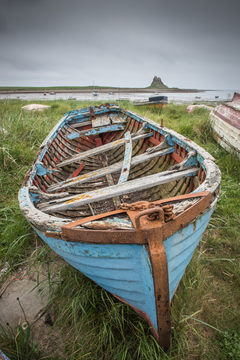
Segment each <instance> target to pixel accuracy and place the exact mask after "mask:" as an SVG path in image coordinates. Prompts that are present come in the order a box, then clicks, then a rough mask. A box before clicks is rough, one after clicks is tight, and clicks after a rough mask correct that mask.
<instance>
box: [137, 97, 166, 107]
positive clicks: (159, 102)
mask: <svg viewBox="0 0 240 360" xmlns="http://www.w3.org/2000/svg"><path fill="white" fill-rule="evenodd" d="M167 103H168V97H167V96H151V97H149V98H148V100H147V101H139V102H134V103H133V104H134V105H136V106H146V107H151V108H161V107H162V106H166V104H167Z"/></svg>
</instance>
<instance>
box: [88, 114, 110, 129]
mask: <svg viewBox="0 0 240 360" xmlns="http://www.w3.org/2000/svg"><path fill="white" fill-rule="evenodd" d="M109 124H111V120H110V119H109V115H101V116H97V117H96V118H95V119H92V127H93V128H94V127H99V126H104V125H109Z"/></svg>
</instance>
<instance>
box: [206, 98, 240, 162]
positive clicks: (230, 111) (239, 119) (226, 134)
mask: <svg viewBox="0 0 240 360" xmlns="http://www.w3.org/2000/svg"><path fill="white" fill-rule="evenodd" d="M210 119H211V123H212V128H213V136H214V138H215V140H216V141H217V142H218V143H219V144H220V145H221V146H222V147H223V148H224V149H225V150H227V151H228V152H232V153H234V154H236V155H237V156H238V157H239V159H240V94H239V93H236V92H235V93H234V95H233V98H232V101H230V102H227V103H225V104H220V105H218V106H216V107H215V108H214V109H213V110H212V111H211V113H210Z"/></svg>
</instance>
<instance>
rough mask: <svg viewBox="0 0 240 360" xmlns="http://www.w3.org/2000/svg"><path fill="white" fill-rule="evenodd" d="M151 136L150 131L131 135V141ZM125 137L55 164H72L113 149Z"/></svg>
mask: <svg viewBox="0 0 240 360" xmlns="http://www.w3.org/2000/svg"><path fill="white" fill-rule="evenodd" d="M150 136H152V132H151V133H146V134H141V135H136V136H133V137H132V141H136V140H140V139H144V138H147V137H150ZM125 141H126V140H125V139H124V138H123V139H119V140H116V141H113V142H110V143H108V144H105V145H102V146H98V147H97V148H94V149H91V150H87V151H84V152H82V153H80V154H77V155H74V156H72V157H70V158H69V159H66V160H64V161H62V162H61V163H59V164H57V165H56V166H57V167H62V166H65V165H69V164H72V163H74V162H79V161H81V160H83V159H86V158H87V157H91V156H95V155H98V154H101V153H104V152H106V151H109V150H113V149H115V148H118V147H119V146H122V145H123V144H124V143H125Z"/></svg>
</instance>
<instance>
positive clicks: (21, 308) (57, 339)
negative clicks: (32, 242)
mask: <svg viewBox="0 0 240 360" xmlns="http://www.w3.org/2000/svg"><path fill="white" fill-rule="evenodd" d="M56 260H57V261H56ZM62 264H63V261H62V260H61V259H59V258H58V257H57V258H56V259H55V261H54V262H53V263H51V264H50V265H49V266H47V265H44V266H42V264H40V263H39V264H36V265H35V266H34V267H32V266H31V267H29V266H26V267H24V268H19V269H18V270H17V271H16V272H15V273H14V274H12V275H10V276H9V277H8V278H7V279H5V281H4V282H3V284H2V286H1V287H0V325H1V326H2V327H4V328H5V329H6V330H10V328H11V329H13V330H14V331H16V329H17V327H18V326H22V327H23V328H24V326H26V322H27V323H28V324H29V326H30V329H31V335H32V340H33V341H34V342H35V343H36V344H37V345H38V348H39V349H40V350H41V351H42V352H43V353H44V354H46V355H48V356H51V355H52V356H55V355H58V356H59V357H60V358H63V359H64V358H65V357H64V348H65V342H64V341H63V335H62V334H61V330H60V329H58V328H57V327H56V326H55V324H54V316H53V314H51V313H50V311H49V308H48V302H49V292H50V289H49V282H48V279H49V273H50V274H51V278H56V277H57V270H58V269H59V268H60V267H61V266H62ZM0 280H1V279H0Z"/></svg>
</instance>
